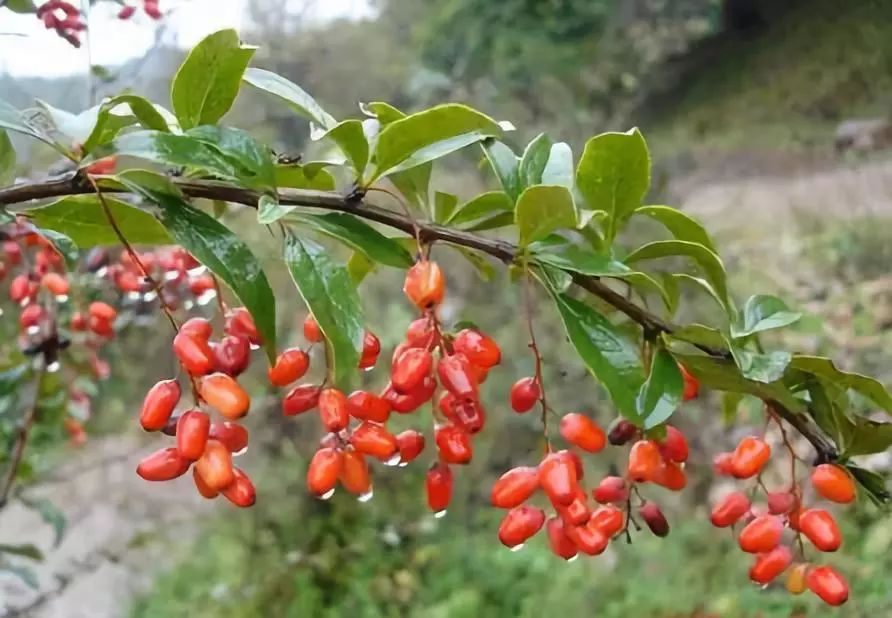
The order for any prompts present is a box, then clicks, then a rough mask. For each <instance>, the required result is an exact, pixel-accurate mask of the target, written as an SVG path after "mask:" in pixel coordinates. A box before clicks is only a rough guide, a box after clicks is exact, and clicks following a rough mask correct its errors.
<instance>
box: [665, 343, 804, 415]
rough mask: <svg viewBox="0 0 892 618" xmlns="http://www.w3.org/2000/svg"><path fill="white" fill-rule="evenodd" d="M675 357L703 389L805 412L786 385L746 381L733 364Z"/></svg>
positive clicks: (779, 382)
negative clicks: (767, 401) (752, 398)
mask: <svg viewBox="0 0 892 618" xmlns="http://www.w3.org/2000/svg"><path fill="white" fill-rule="evenodd" d="M672 356H674V357H675V360H677V361H678V362H679V363H681V364H682V365H683V366H684V368H685V369H687V370H688V371H689V372H690V373H691V375H693V376H694V377H695V378H697V380H698V381H699V382H700V385H701V386H702V387H704V388H709V389H713V390H717V391H726V392H732V393H744V394H746V395H754V396H756V397H758V398H759V399H764V400H774V401H777V402H778V403H780V404H782V405H783V406H784V407H785V408H787V409H789V410H790V411H792V412H796V413H801V412H804V411H805V405H804V404H803V402H802V401H800V400H799V399H797V398H796V397H795V396H794V395H793V393H791V392H790V390H789V389H788V388H787V387H786V386H785V385H784V383H783V382H781V381H777V382H772V383H771V384H765V383H763V382H756V381H754V380H747V379H746V378H744V377H743V375H742V374H741V372H740V369H739V368H738V367H737V365H736V364H734V361H733V360H727V359H720V358H713V357H711V356H703V355H699V354H680V353H678V352H672Z"/></svg>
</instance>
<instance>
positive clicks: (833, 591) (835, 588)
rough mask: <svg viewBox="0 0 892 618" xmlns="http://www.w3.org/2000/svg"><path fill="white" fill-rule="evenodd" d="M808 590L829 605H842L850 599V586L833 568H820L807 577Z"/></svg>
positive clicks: (811, 571) (810, 572) (816, 568)
mask: <svg viewBox="0 0 892 618" xmlns="http://www.w3.org/2000/svg"><path fill="white" fill-rule="evenodd" d="M805 582H806V584H807V585H808V589H809V590H811V591H812V592H814V593H815V594H816V595H817V596H818V597H820V599H821V600H822V601H824V603H826V604H827V605H833V606H834V607H835V606H837V605H842V604H843V603H845V602H846V601H847V600H848V599H849V584H848V583H847V582H846V580H845V579H843V576H842V575H840V574H839V573H837V572H836V571H835V570H834V569H833V568H832V567H829V566H819V567H815V568H813V569H811V570H810V571H809V572H808V575H806V576H805Z"/></svg>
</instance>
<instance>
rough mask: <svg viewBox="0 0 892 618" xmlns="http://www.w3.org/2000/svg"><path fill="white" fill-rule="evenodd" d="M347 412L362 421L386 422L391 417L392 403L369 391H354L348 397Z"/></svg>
mask: <svg viewBox="0 0 892 618" xmlns="http://www.w3.org/2000/svg"><path fill="white" fill-rule="evenodd" d="M347 412H349V413H350V416H352V417H353V418H356V419H359V420H361V421H373V422H375V423H384V422H386V421H387V419H388V417H390V404H389V403H388V402H387V400H386V399H383V398H382V397H378V396H377V395H375V394H373V393H369V392H368V391H353V392H352V393H350V396H349V397H347Z"/></svg>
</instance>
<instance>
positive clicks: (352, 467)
mask: <svg viewBox="0 0 892 618" xmlns="http://www.w3.org/2000/svg"><path fill="white" fill-rule="evenodd" d="M339 479H340V481H341V485H343V486H344V489H346V490H347V491H348V492H350V493H351V494H353V495H355V496H363V495H366V494H368V493H369V492H370V491H371V490H372V477H371V475H370V474H369V466H368V464H367V463H366V460H365V456H364V455H363V454H362V453H360V452H358V451H344V454H343V457H342V463H341V474H340V475H339Z"/></svg>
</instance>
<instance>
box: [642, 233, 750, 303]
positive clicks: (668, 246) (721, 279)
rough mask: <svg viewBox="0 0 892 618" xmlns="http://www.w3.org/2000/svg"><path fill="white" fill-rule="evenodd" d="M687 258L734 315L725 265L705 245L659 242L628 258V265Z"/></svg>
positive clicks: (671, 241)
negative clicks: (697, 266) (644, 261)
mask: <svg viewBox="0 0 892 618" xmlns="http://www.w3.org/2000/svg"><path fill="white" fill-rule="evenodd" d="M675 256H685V257H689V258H691V259H693V260H694V261H695V262H696V263H697V264H698V265H699V266H700V268H701V269H702V270H703V272H704V274H705V275H706V278H707V280H708V281H709V283H710V285H711V286H712V287H713V288H714V289H715V291H716V294H717V297H718V299H719V301H720V302H721V304H722V307H724V309H725V311H726V312H727V313H728V314H729V315H733V305H732V303H731V300H730V299H729V297H728V287H727V282H726V274H725V265H724V264H722V260H721V259H720V258H719V256H717V255H716V254H715V253H713V252H712V251H710V250H709V249H707V248H706V247H704V246H703V245H700V244H697V243H693V242H687V241H684V240H658V241H656V242H651V243H648V244H646V245H643V246H641V247H639V248H638V249H636V250H635V251H633V252H632V253H630V254H629V255H627V256H626V259H625V260H624V262H625V263H626V264H634V263H635V262H640V261H643V260H654V259H659V258H665V257H675Z"/></svg>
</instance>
